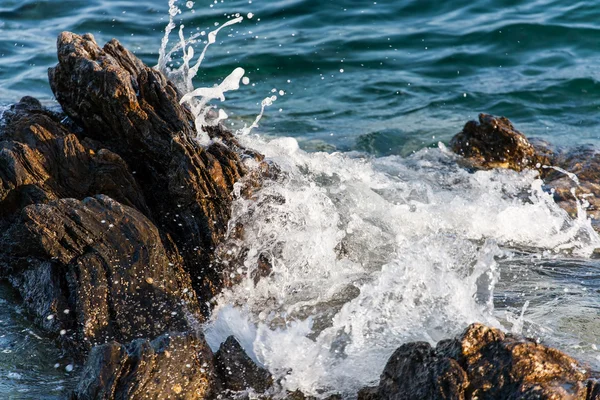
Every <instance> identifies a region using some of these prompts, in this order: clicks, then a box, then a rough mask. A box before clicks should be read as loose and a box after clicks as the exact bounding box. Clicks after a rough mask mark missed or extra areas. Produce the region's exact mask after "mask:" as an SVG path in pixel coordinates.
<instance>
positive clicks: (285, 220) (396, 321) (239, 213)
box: [205, 136, 600, 397]
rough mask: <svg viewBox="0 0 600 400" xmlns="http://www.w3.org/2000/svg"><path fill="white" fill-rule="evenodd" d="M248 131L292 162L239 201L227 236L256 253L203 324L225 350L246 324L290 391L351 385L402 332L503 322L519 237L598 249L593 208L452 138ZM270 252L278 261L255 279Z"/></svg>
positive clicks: (448, 331)
mask: <svg viewBox="0 0 600 400" xmlns="http://www.w3.org/2000/svg"><path fill="white" fill-rule="evenodd" d="M241 140H242V141H243V142H244V144H245V145H247V146H249V147H252V148H256V149H258V150H259V151H261V152H263V153H264V154H265V155H266V156H267V157H268V159H269V160H271V161H273V162H274V163H276V164H277V165H279V166H280V168H281V170H282V172H281V174H280V177H279V178H278V179H277V180H275V181H273V182H267V183H266V184H265V186H264V188H262V189H261V190H260V191H259V192H258V193H257V194H256V196H253V198H252V199H244V198H242V197H238V198H237V200H236V202H235V204H234V209H233V218H232V221H231V227H232V229H233V227H234V226H236V225H238V224H242V225H243V226H244V232H245V235H244V238H243V240H234V239H230V240H229V242H227V243H226V244H225V246H227V249H228V250H229V252H230V253H231V252H234V253H235V252H236V251H237V252H239V254H240V255H241V257H242V259H243V260H244V267H243V268H241V269H239V270H238V273H239V274H240V275H241V276H242V278H243V280H242V283H241V284H239V285H237V286H235V287H233V288H231V289H230V290H228V291H226V292H225V293H223V294H222V295H221V296H220V297H219V298H218V299H217V306H216V309H215V312H214V315H213V320H212V322H211V323H210V324H209V325H208V326H207V327H206V330H205V332H206V336H207V339H208V340H209V343H210V344H211V346H212V347H213V348H215V349H216V348H218V345H219V344H220V342H222V341H223V340H224V339H225V338H226V337H227V336H228V335H230V334H233V335H235V336H236V337H237V338H238V339H239V340H240V342H241V343H242V345H243V346H244V347H245V349H246V350H247V352H248V353H249V354H250V355H251V356H252V357H253V358H254V359H255V360H256V361H258V362H259V363H260V364H261V365H264V366H265V367H267V368H268V369H269V370H270V371H271V372H272V373H273V374H275V376H277V377H278V378H280V379H281V382H282V386H283V388H284V389H287V390H295V389H300V390H302V391H303V392H305V393H309V394H312V395H318V396H320V397H325V396H326V395H328V394H332V393H338V392H340V391H342V392H343V393H344V394H345V395H347V396H352V395H353V394H355V393H356V392H357V391H358V390H359V389H360V388H362V387H364V386H366V385H370V384H374V383H377V381H378V379H379V375H380V373H381V372H382V370H383V367H384V365H385V363H386V361H387V359H388V358H389V356H390V355H391V354H392V352H393V351H394V350H395V349H396V348H397V347H398V346H399V345H401V344H402V343H406V342H409V341H415V340H424V341H428V342H430V343H432V344H434V343H435V342H437V341H439V340H441V339H444V338H448V337H451V336H453V335H455V334H457V333H458V332H460V331H461V330H462V329H464V328H465V327H466V326H467V324H469V323H472V322H482V323H486V324H489V325H492V326H499V327H502V326H501V323H500V321H499V320H498V319H497V315H496V314H495V313H494V302H493V295H494V288H495V286H496V283H497V281H498V279H499V273H498V261H497V260H498V259H500V258H504V257H507V256H509V254H510V252H511V251H510V249H509V248H515V247H516V248H528V249H531V248H533V249H551V251H552V252H553V253H557V254H563V255H571V256H573V255H574V256H578V257H587V256H589V255H590V254H591V253H592V251H593V250H594V249H595V248H596V247H600V238H599V237H598V235H597V234H596V232H595V231H594V230H593V229H592V227H591V223H590V220H589V219H588V218H587V217H586V215H585V210H584V209H583V208H580V210H579V211H580V214H579V216H578V217H577V218H575V219H572V218H571V217H569V216H568V214H567V213H566V212H565V211H564V210H562V209H561V208H560V207H558V206H557V205H556V203H555V202H554V201H553V199H552V197H551V195H550V194H548V193H546V192H544V191H543V190H542V185H543V182H542V181H541V180H540V179H538V178H537V175H536V172H534V171H526V172H522V173H517V172H514V171H509V170H493V171H478V172H476V173H469V172H467V171H465V170H463V169H461V168H460V167H458V166H457V164H456V158H457V156H455V155H453V154H451V153H449V152H448V151H447V150H446V149H445V147H444V146H443V145H441V144H440V147H439V148H437V149H424V150H421V151H419V152H418V153H416V154H414V155H413V156H411V157H408V158H402V157H397V156H392V157H385V158H375V159H373V158H366V157H365V158H363V157H360V156H359V155H358V154H340V153H334V154H327V153H306V152H304V151H302V150H300V149H299V147H298V143H297V142H296V141H295V140H294V139H291V138H279V139H274V140H271V141H266V140H264V139H260V138H258V137H256V136H244V137H241ZM261 257H262V258H263V259H264V258H266V259H267V260H268V261H269V263H270V264H271V266H272V272H271V273H270V275H269V276H267V277H264V278H262V279H260V280H259V281H258V282H256V280H255V279H254V272H255V270H256V268H257V265H258V262H259V258H261ZM524 310H525V308H524ZM524 310H523V311H524ZM524 317H525V316H523V315H521V316H518V317H517V318H515V319H513V320H511V321H509V322H512V323H513V328H512V329H513V331H515V332H516V331H520V330H521V329H522V326H523V319H524ZM507 328H510V325H509V326H507Z"/></svg>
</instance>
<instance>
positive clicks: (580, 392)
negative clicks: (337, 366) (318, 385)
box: [361, 324, 594, 400]
mask: <svg viewBox="0 0 600 400" xmlns="http://www.w3.org/2000/svg"><path fill="white" fill-rule="evenodd" d="M588 378H589V373H588V371H586V370H585V369H584V368H583V367H582V366H580V365H579V364H578V363H577V361H575V360H574V359H573V358H571V357H569V356H567V355H566V354H564V353H562V352H560V351H558V350H556V349H552V348H549V347H546V346H544V345H541V344H538V343H536V342H535V341H532V340H529V339H525V338H521V337H516V336H512V335H508V334H505V333H503V332H502V331H500V330H499V329H495V328H490V327H487V326H484V325H481V324H473V325H471V326H469V327H468V328H467V329H466V330H465V331H464V332H463V333H462V334H461V335H459V336H458V337H457V338H456V339H452V340H445V341H441V342H440V343H438V345H437V347H436V348H435V349H433V348H432V347H431V346H430V345H429V344H428V343H424V342H417V343H408V344H405V345H403V346H401V347H400V348H399V349H398V350H396V352H394V354H393V355H392V357H390V359H389V360H388V363H387V365H386V366H385V369H384V371H383V373H382V374H381V381H380V383H379V386H378V389H377V395H376V397H375V391H374V390H373V389H370V390H366V391H365V392H363V394H362V395H361V398H364V399H389V400H393V399H414V400H418V399H423V400H425V399H431V400H435V399H440V400H441V399H444V400H448V399H456V400H459V399H480V400H485V399H554V400H557V399H565V400H567V399H581V400H586V399H590V398H592V397H590V396H591V395H592V390H593V386H594V383H590V382H588V381H587V379H588Z"/></svg>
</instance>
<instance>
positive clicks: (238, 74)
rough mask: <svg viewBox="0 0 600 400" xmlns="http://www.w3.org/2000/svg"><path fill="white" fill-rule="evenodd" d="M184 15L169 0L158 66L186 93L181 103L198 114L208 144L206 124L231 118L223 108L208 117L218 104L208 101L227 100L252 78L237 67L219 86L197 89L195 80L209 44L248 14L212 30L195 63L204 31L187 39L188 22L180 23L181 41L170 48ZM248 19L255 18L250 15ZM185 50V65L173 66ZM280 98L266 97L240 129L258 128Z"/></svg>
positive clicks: (199, 133) (200, 137)
mask: <svg viewBox="0 0 600 400" xmlns="http://www.w3.org/2000/svg"><path fill="white" fill-rule="evenodd" d="M193 5H194V4H193V3H191V4H190V2H188V3H186V7H187V8H189V9H191V8H192V7H193ZM179 14H181V9H179V8H178V7H177V0H169V23H168V24H167V26H166V27H165V34H164V36H163V39H162V41H161V46H160V49H159V53H158V54H159V57H158V64H157V65H156V68H157V69H158V70H159V71H161V72H163V73H164V74H165V75H166V76H167V77H168V78H169V79H170V80H171V81H172V82H173V83H175V85H176V86H177V87H178V89H179V90H180V91H181V92H182V93H183V96H182V98H181V100H180V103H181V104H183V103H187V104H188V105H189V107H190V110H191V112H192V114H193V115H194V123H195V127H196V132H197V137H196V139H197V141H198V142H199V143H201V144H208V143H209V141H210V139H209V138H208V135H207V134H206V132H204V130H203V127H204V126H206V125H217V124H219V123H220V122H222V121H224V120H225V119H227V118H228V116H227V113H226V112H225V111H223V110H219V112H218V114H217V116H216V117H215V118H212V119H210V118H207V115H208V113H209V112H210V110H211V109H212V108H214V106H210V105H209V104H208V103H209V102H210V101H211V100H216V99H219V100H220V101H225V92H228V91H232V90H238V89H239V88H240V81H242V80H243V82H244V84H248V82H249V80H248V78H247V77H244V74H245V73H246V71H245V70H244V69H243V68H241V67H237V68H235V69H234V70H233V72H231V74H229V75H228V76H227V77H226V78H225V79H224V80H223V81H222V82H221V83H220V84H219V85H216V86H214V87H199V88H194V83H193V79H194V78H195V77H196V75H198V70H199V69H200V66H201V65H202V61H204V58H205V57H206V51H207V50H208V47H209V46H210V45H212V44H214V43H215V42H216V40H217V35H218V33H219V32H220V31H221V30H222V29H224V28H226V27H229V26H232V25H235V24H238V23H240V22H242V21H243V20H244V17H242V16H239V15H237V16H236V17H235V18H233V19H231V20H229V21H227V22H225V23H224V24H222V25H221V26H219V27H218V28H217V29H215V30H213V31H211V32H209V33H208V35H207V40H206V41H205V44H204V48H203V50H202V53H200V56H198V58H197V60H196V62H195V64H194V65H193V66H191V64H190V62H191V61H192V60H193V58H194V47H193V46H192V45H193V44H195V43H197V42H198V39H199V38H200V37H202V36H203V35H204V32H199V33H194V34H192V35H191V36H190V37H189V38H188V39H186V38H185V35H184V32H183V30H184V28H185V26H184V25H180V26H179V42H178V43H177V44H175V45H174V46H173V47H172V48H171V50H169V51H167V46H168V44H169V37H170V35H171V32H172V31H173V29H174V28H175V27H176V24H175V21H174V18H175V17H176V16H177V15H179ZM248 18H252V16H250V14H249V15H248ZM179 51H181V53H182V55H181V65H180V66H179V68H176V69H172V68H170V67H169V66H168V64H169V63H170V62H171V61H172V57H173V55H174V54H175V53H176V52H179ZM276 99H277V96H270V97H267V98H265V99H264V100H263V101H262V103H261V111H260V114H259V115H258V116H257V118H256V119H255V121H254V122H253V123H252V124H251V125H250V127H248V126H246V125H245V126H244V128H242V129H241V130H240V132H239V133H241V134H244V135H247V134H249V133H250V132H251V131H252V129H254V128H256V127H258V122H259V121H260V119H261V118H262V116H263V114H264V111H265V107H268V106H270V105H272V104H273V102H274V101H275V100H276Z"/></svg>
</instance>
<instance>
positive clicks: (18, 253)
mask: <svg viewBox="0 0 600 400" xmlns="http://www.w3.org/2000/svg"><path fill="white" fill-rule="evenodd" d="M0 269H4V270H9V269H10V270H11V271H12V273H11V275H10V280H11V281H12V282H13V285H14V286H15V287H16V288H17V290H18V291H19V292H20V293H21V295H22V297H23V299H24V302H25V304H26V305H27V306H28V307H29V309H30V310H31V311H32V312H33V313H34V315H36V316H37V318H38V321H39V322H40V324H41V325H43V326H44V327H45V328H46V329H48V330H49V331H51V332H55V333H57V334H58V333H59V332H60V331H62V330H65V331H66V334H63V335H62V336H61V340H63V341H65V342H66V344H67V345H70V346H71V347H74V348H75V349H76V350H78V352H79V351H83V352H85V351H87V350H88V349H89V348H90V347H91V346H93V345H95V344H100V343H105V342H107V341H109V340H118V341H121V342H127V341H130V340H132V339H135V338H138V337H149V338H154V337H156V336H158V335H160V334H162V333H164V332H166V331H168V330H177V331H184V330H189V329H192V326H191V325H190V324H191V323H192V321H193V319H194V318H201V315H200V312H199V307H198V303H197V299H196V296H195V294H194V292H193V290H192V288H191V282H190V279H189V276H188V275H187V273H185V271H184V270H183V269H182V267H181V260H180V259H179V258H177V257H176V255H173V254H171V255H169V254H167V252H166V250H165V248H164V246H163V244H162V242H161V238H160V235H159V232H158V230H157V229H156V227H155V226H154V225H153V224H152V223H151V222H150V221H149V220H148V219H147V218H146V217H144V216H143V215H142V214H141V213H140V212H138V211H136V210H134V209H132V208H130V207H127V206H123V205H121V204H119V203H117V202H116V201H114V200H112V199H110V198H108V197H107V196H103V195H98V196H96V197H94V198H86V199H84V200H83V201H79V200H75V199H61V200H57V201H54V202H50V203H48V204H36V205H31V206H27V207H25V208H24V209H23V211H22V213H21V215H20V217H19V218H18V219H17V220H16V221H15V223H14V225H13V226H11V228H10V229H9V230H7V231H6V232H4V234H3V235H2V236H1V237H0Z"/></svg>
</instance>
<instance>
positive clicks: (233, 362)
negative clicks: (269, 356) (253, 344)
mask: <svg viewBox="0 0 600 400" xmlns="http://www.w3.org/2000/svg"><path fill="white" fill-rule="evenodd" d="M215 368H216V371H217V375H218V377H219V381H220V382H221V384H222V387H223V389H226V390H231V391H233V392H237V391H242V390H246V389H248V388H252V389H254V390H255V391H256V392H258V393H263V392H265V391H266V390H267V389H268V388H269V387H271V386H272V385H273V378H272V377H271V374H270V373H269V371H267V370H266V369H263V368H260V367H259V366H257V365H256V364H255V363H254V361H252V359H251V358H250V357H248V355H247V354H246V353H245V352H244V349H243V348H242V346H241V345H240V343H239V342H238V341H237V339H236V338H235V337H233V336H229V337H228V338H227V340H226V341H225V342H223V344H221V347H220V348H219V351H217V353H216V354H215Z"/></svg>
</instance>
